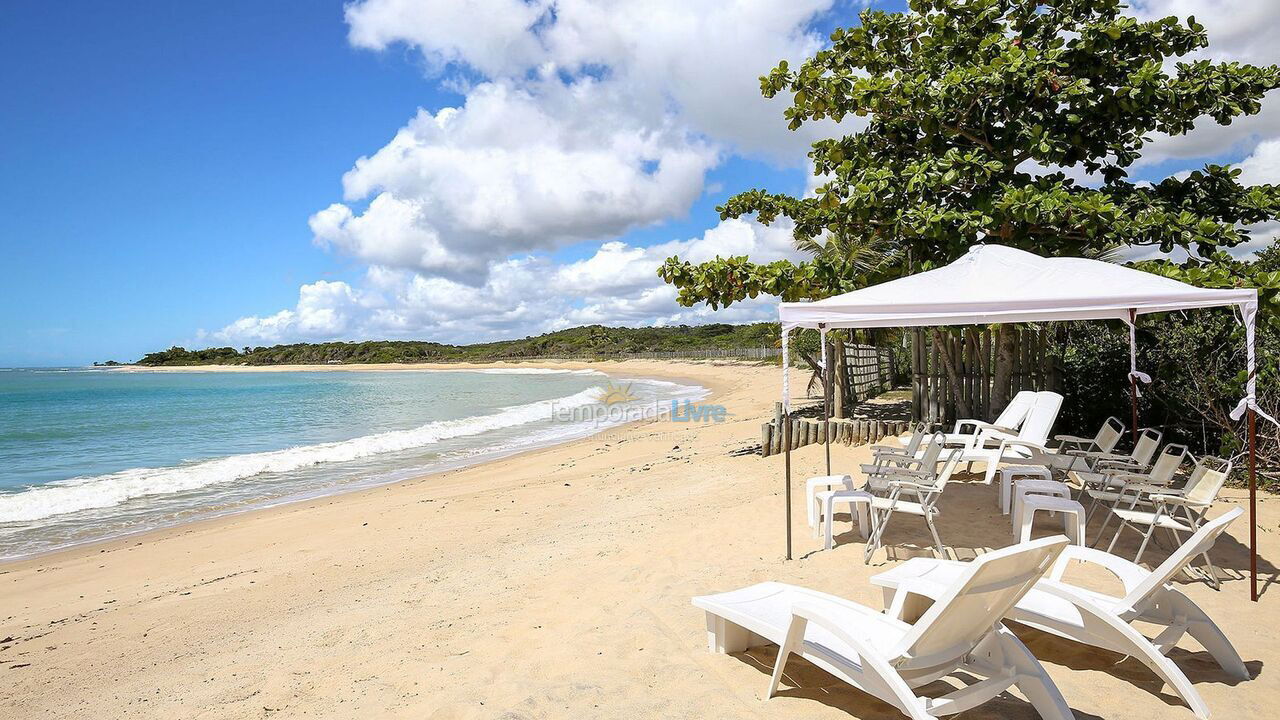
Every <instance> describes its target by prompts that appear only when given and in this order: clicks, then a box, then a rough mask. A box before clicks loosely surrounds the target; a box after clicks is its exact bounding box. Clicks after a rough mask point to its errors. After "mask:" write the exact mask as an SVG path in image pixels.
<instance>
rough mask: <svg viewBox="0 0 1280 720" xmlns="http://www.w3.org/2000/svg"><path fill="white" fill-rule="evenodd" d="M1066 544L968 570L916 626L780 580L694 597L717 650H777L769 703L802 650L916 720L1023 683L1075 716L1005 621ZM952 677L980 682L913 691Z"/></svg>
mask: <svg viewBox="0 0 1280 720" xmlns="http://www.w3.org/2000/svg"><path fill="white" fill-rule="evenodd" d="M1066 543H1067V540H1066V538H1064V537H1061V536H1059V537H1052V538H1044V539H1042V540H1037V541H1035V542H1030V543H1024V544H1022V545H1020V546H1017V547H1012V548H1006V549H1004V550H997V551H995V552H991V553H987V554H986V555H984V556H982V557H981V558H979V559H977V560H975V561H974V562H972V563H969V564H967V565H966V566H965V568H964V569H963V572H961V573H960V574H959V575H958V576H957V578H956V579H955V582H953V583H952V585H951V587H950V588H949V589H948V590H947V591H946V592H944V593H942V595H941V596H940V597H939V599H938V601H937V602H936V603H934V605H933V607H931V608H930V609H929V610H928V612H926V613H925V614H924V616H923V617H921V618H920V620H919V621H917V622H916V623H915V624H908V623H906V622H903V621H902V620H900V619H898V618H897V617H894V616H892V614H891V613H890V614H883V613H880V612H877V611H875V610H872V609H871V608H869V607H866V606H865V605H859V604H858V603H855V602H850V601H848V600H845V599H842V598H839V597H836V596H834V595H827V594H825V593H820V592H816V591H814V590H808V589H805V588H802V587H796V586H794V585H785V584H783V583H775V582H766V583H760V584H758V585H752V586H750V587H746V588H742V589H741V590H734V591H732V592H727V593H720V594H718V595H705V596H702V597H695V598H694V599H693V604H694V605H695V606H696V607H699V608H701V609H702V610H704V611H705V612H706V619H707V644H708V646H709V648H710V650H711V651H712V652H721V653H730V652H741V651H743V650H746V649H747V648H749V647H753V646H756V645H764V644H768V643H773V644H776V645H778V646H779V649H778V660H777V663H776V664H775V665H774V669H773V677H772V678H771V679H770V681H769V697H773V695H774V694H775V692H776V691H777V689H778V685H779V683H780V682H781V681H782V674H783V670H784V669H785V667H786V664H787V658H788V657H789V656H790V655H792V654H796V655H800V656H801V657H803V658H804V659H805V660H808V661H809V662H811V663H813V664H814V665H816V666H818V667H820V668H822V669H823V670H825V671H827V672H828V673H831V674H832V675H834V676H835V677H837V678H840V679H841V680H844V681H845V682H847V683H849V684H850V685H853V686H854V687H856V688H858V689H860V690H862V691H864V692H867V693H870V694H871V695H874V696H876V697H878V698H880V699H881V700H884V701H885V702H887V703H890V704H892V705H893V706H894V707H896V708H898V709H899V710H901V711H902V712H903V714H905V715H906V716H908V717H910V718H912V720H929V719H930V718H934V717H938V716H940V715H950V714H953V713H958V712H963V711H965V710H968V709H970V708H974V707H977V706H979V705H981V704H982V703H984V702H986V701H987V700H989V699H991V698H993V697H995V696H996V695H999V694H1000V693H1002V692H1004V691H1005V690H1007V689H1008V688H1010V687H1015V686H1016V687H1017V688H1018V690H1019V691H1021V692H1022V694H1023V695H1024V696H1025V697H1026V698H1027V699H1028V700H1030V701H1031V704H1032V706H1034V707H1035V709H1036V711H1037V712H1039V713H1040V716H1041V717H1043V718H1049V719H1050V720H1069V719H1070V718H1072V717H1073V716H1072V713H1071V710H1070V709H1069V708H1068V707H1067V703H1066V701H1065V700H1063V698H1062V694H1061V693H1060V692H1058V689H1057V687H1056V686H1055V685H1054V684H1053V681H1052V680H1051V679H1050V678H1049V675H1048V674H1047V673H1046V672H1045V670H1044V668H1043V667H1042V666H1041V665H1040V662H1039V661H1038V660H1036V659H1035V657H1034V656H1033V655H1032V654H1031V653H1030V652H1029V651H1028V650H1027V648H1026V647H1025V646H1024V645H1023V644H1022V642H1021V641H1020V640H1018V638H1017V637H1016V636H1014V635H1013V633H1011V632H1010V631H1009V630H1008V629H1007V628H1005V627H1004V625H1002V624H1001V623H1000V618H1001V617H1003V616H1004V614H1005V613H1006V612H1008V610H1009V609H1011V608H1012V607H1013V605H1014V603H1016V602H1017V601H1018V599H1019V598H1021V597H1022V596H1023V595H1024V594H1025V593H1026V592H1027V591H1028V590H1030V588H1031V587H1032V586H1033V585H1034V584H1035V582H1036V581H1037V580H1039V579H1040V578H1041V577H1043V576H1044V574H1045V572H1047V571H1048V570H1049V568H1050V566H1052V564H1053V562H1054V560H1055V559H1056V558H1057V557H1058V554H1059V553H1061V552H1062V549H1063V548H1064V547H1065V546H1066ZM946 676H956V677H955V679H956V680H958V681H960V682H962V683H964V682H965V681H968V682H970V683H972V684H968V683H966V684H965V685H964V686H963V687H961V688H960V689H958V690H955V691H954V692H951V693H949V694H946V695H943V696H941V697H921V696H919V695H917V694H916V692H915V690H914V689H913V688H918V687H921V686H923V685H927V684H929V683H931V682H933V681H934V680H937V679H939V678H942V677H946ZM975 680H976V682H975Z"/></svg>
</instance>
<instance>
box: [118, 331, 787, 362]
mask: <svg viewBox="0 0 1280 720" xmlns="http://www.w3.org/2000/svg"><path fill="white" fill-rule="evenodd" d="M777 339H778V326H777V324H776V323H755V324H753V325H726V324H723V323H719V324H714V325H698V326H694V327H690V326H688V325H680V326H678V327H657V328H610V327H604V326H602V325H588V326H586V327H579V328H571V329H569V330H558V331H556V332H552V333H546V334H545V335H539V336H537V337H526V338H523V339H521V340H500V341H497V342H488V343H477V344H474V345H445V344H442V343H435V342H420V341H412V340H370V341H366V342H327V343H297V344H294V345H273V346H271V347H255V348H249V347H246V348H244V349H243V350H236V349H235V348H232V347H220V348H206V349H204V350H187V349H186V348H181V347H171V348H169V349H168V350H162V351H160V352H153V353H147V355H145V356H144V357H143V358H142V359H141V360H139V361H138V364H139V365H151V366H158V365H295V364H299V365H312V364H336V363H392V362H410V363H412V362H451V361H452V362H465V361H472V362H483V361H488V360H506V359H520V358H537V357H567V356H583V355H588V356H594V355H599V356H609V355H619V354H627V353H648V352H672V351H680V350H710V349H739V348H759V347H774V345H775V344H776V342H777Z"/></svg>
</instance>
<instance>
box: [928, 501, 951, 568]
mask: <svg viewBox="0 0 1280 720" xmlns="http://www.w3.org/2000/svg"><path fill="white" fill-rule="evenodd" d="M924 522H925V524H926V525H928V526H929V532H930V533H931V534H932V535H933V546H934V548H935V549H936V550H937V552H938V557H940V558H942V559H943V560H946V559H947V549H946V547H945V546H943V544H942V539H941V538H939V537H938V529H937V528H935V527H934V526H933V516H932V515H931V514H930V513H928V512H927V511H926V512H925V516H924Z"/></svg>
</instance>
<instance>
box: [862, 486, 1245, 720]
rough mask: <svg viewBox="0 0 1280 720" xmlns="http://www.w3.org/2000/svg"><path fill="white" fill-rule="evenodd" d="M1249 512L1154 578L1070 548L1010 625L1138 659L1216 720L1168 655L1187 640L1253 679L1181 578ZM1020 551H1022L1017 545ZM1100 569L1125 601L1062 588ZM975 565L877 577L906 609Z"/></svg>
mask: <svg viewBox="0 0 1280 720" xmlns="http://www.w3.org/2000/svg"><path fill="white" fill-rule="evenodd" d="M1243 513H1244V511H1243V510H1242V509H1240V508H1238V507H1237V508H1232V509H1231V510H1230V511H1228V512H1226V513H1224V514H1223V515H1221V516H1219V517H1217V518H1215V519H1214V520H1212V521H1210V522H1207V523H1205V524H1204V525H1202V526H1201V527H1200V529H1198V530H1197V531H1196V532H1195V534H1194V535H1192V536H1191V537H1190V538H1189V539H1188V540H1187V542H1185V543H1183V544H1182V546H1181V547H1179V548H1178V549H1177V550H1176V551H1175V552H1174V553H1173V554H1172V555H1170V556H1169V557H1168V559H1166V560H1165V561H1164V562H1163V563H1161V564H1160V566H1159V567H1157V568H1156V569H1155V570H1151V571H1148V570H1146V569H1144V568H1142V567H1140V566H1138V565H1135V564H1134V563H1131V562H1129V561H1128V560H1125V559H1123V558H1119V557H1116V556H1115V555H1110V554H1108V553H1105V552H1102V551H1101V550H1092V549H1089V548H1083V547H1078V546H1074V545H1073V546H1070V547H1067V548H1066V549H1065V550H1063V551H1062V553H1061V555H1060V556H1059V557H1058V561H1057V564H1056V565H1054V568H1053V570H1052V571H1051V572H1050V573H1049V574H1048V577H1046V578H1045V579H1043V580H1041V581H1039V582H1038V583H1036V586H1035V588H1034V589H1033V590H1031V591H1030V592H1028V593H1027V594H1026V595H1025V596H1024V597H1022V598H1021V599H1020V600H1018V602H1017V604H1016V605H1015V606H1014V608H1013V609H1012V611H1010V612H1009V614H1008V615H1007V617H1008V619H1010V620H1014V621H1017V622H1019V623H1022V624H1023V625H1029V626H1031V627H1033V628H1036V629H1037V630H1042V631H1044V632H1047V633H1051V634H1053V635H1057V636H1059V637H1063V638H1066V639H1068V640H1074V641H1075V642H1079V643H1083V644H1085V645H1092V646H1094V647H1100V648H1104V649H1106V650H1111V651H1113V652H1118V653H1122V654H1124V655H1129V656H1131V657H1134V658H1136V659H1137V660H1139V661H1140V662H1142V664H1144V665H1146V666H1147V667H1148V668H1150V669H1151V670H1152V671H1153V672H1155V674H1156V675H1159V676H1160V678H1161V679H1162V680H1164V681H1165V682H1166V683H1168V684H1169V686H1170V687H1171V688H1173V690H1174V691H1175V692H1176V693H1177V694H1178V695H1179V696H1180V697H1181V698H1182V699H1183V701H1184V702H1186V703H1187V706H1188V707H1190V708H1191V710H1192V711H1193V712H1194V713H1195V714H1196V716H1197V717H1200V718H1208V717H1209V707H1208V706H1207V705H1206V704H1205V702H1204V699H1203V698H1201V697H1200V693H1199V692H1197V691H1196V689H1195V686H1194V685H1192V684H1191V681H1190V680H1188V679H1187V676H1186V675H1185V674H1184V673H1183V672H1182V670H1181V669H1179V668H1178V666H1177V665H1176V664H1174V662H1173V661H1172V660H1170V659H1169V658H1167V657H1165V655H1166V654H1167V653H1168V652H1169V651H1170V650H1172V649H1173V647H1174V646H1175V645H1176V644H1177V642H1178V640H1179V639H1180V638H1181V637H1182V636H1183V635H1184V634H1190V635H1191V637H1192V638H1194V639H1195V640H1196V642H1198V643H1200V645H1201V646H1202V647H1204V649H1205V650H1206V651H1208V652H1209V654H1210V655H1211V656H1213V659H1214V660H1216V661H1217V663H1218V665H1219V666H1221V667H1222V669H1223V670H1225V671H1226V672H1228V673H1230V674H1231V675H1233V676H1235V677H1238V678H1241V679H1245V680H1247V679H1249V671H1248V669H1246V668H1245V665H1244V662H1243V661H1242V660H1241V659H1240V655H1239V653H1237V652H1236V650H1235V648H1234V647H1233V646H1232V645H1231V641H1230V640H1228V639H1227V636H1226V635H1225V634H1223V632H1222V630H1221V629H1220V628H1219V627H1218V626H1217V625H1216V624H1214V622H1213V620H1212V619H1210V618H1209V616H1208V615H1206V614H1205V613H1204V611H1203V610H1201V609H1200V608H1199V606H1197V605H1196V604H1195V603H1194V602H1192V601H1191V599H1190V598H1188V597H1187V596H1186V595H1184V594H1183V593H1182V592H1181V591H1179V590H1178V589H1176V588H1175V587H1174V586H1173V584H1172V581H1173V578H1174V577H1176V576H1177V575H1178V573H1179V572H1182V571H1184V570H1189V569H1190V568H1189V565H1190V563H1191V560H1192V559H1193V558H1195V557H1196V556H1197V555H1202V554H1204V553H1207V552H1208V551H1209V548H1210V547H1212V546H1213V543H1214V541H1216V540H1217V539H1218V536H1219V535H1221V534H1222V532H1223V531H1224V530H1225V529H1226V528H1227V526H1228V525H1230V524H1231V523H1232V522H1233V521H1234V520H1235V519H1236V518H1238V517H1240V516H1241V515H1242V514H1243ZM1015 547H1017V546H1015ZM1073 560H1076V561H1080V562H1086V563H1093V564H1095V565H1100V566H1102V567H1103V568H1105V569H1107V570H1108V571H1110V572H1111V573H1112V574H1113V575H1115V576H1116V577H1117V578H1118V579H1119V580H1120V582H1121V583H1122V584H1123V585H1124V589H1125V596H1124V597H1114V596H1111V595H1106V594H1104V593H1100V592H1094V591H1092V590H1087V589H1085V588H1082V587H1079V586H1076V585H1070V584H1067V583H1064V582H1062V581H1061V580H1062V576H1063V573H1064V572H1065V570H1066V568H1067V566H1068V565H1069V564H1070V562H1071V561H1073ZM967 565H968V563H961V562H956V561H953V560H935V559H933V558H914V559H912V560H909V561H907V562H905V563H903V564H902V565H899V566H898V567H896V568H894V569H893V570H890V571H889V572H886V573H881V574H879V575H876V576H875V577H873V578H871V582H872V584H874V585H878V586H880V587H881V588H883V589H884V593H885V605H886V606H887V607H889V606H893V605H902V604H904V603H906V602H907V601H908V599H907V598H906V597H904V596H906V595H909V594H915V595H922V596H924V597H938V598H941V597H945V596H946V594H947V593H948V592H950V588H951V587H952V586H953V585H954V584H955V583H956V582H957V581H958V580H959V578H961V577H963V576H964V574H965V572H966V571H967ZM1134 622H1142V623H1150V624H1153V625H1156V626H1158V627H1160V628H1163V629H1162V630H1161V631H1160V633H1159V634H1158V635H1156V636H1155V637H1154V638H1147V636H1146V635H1144V634H1142V633H1141V632H1139V631H1138V629H1137V628H1135V627H1134V625H1133V623H1134Z"/></svg>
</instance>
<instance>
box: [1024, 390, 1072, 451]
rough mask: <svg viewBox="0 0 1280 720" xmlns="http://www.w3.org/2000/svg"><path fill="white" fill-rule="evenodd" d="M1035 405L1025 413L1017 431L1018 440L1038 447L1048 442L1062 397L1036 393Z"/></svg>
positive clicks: (1054, 394)
mask: <svg viewBox="0 0 1280 720" xmlns="http://www.w3.org/2000/svg"><path fill="white" fill-rule="evenodd" d="M1035 395H1036V404H1035V405H1033V406H1032V407H1031V412H1029V413H1027V419H1026V420H1025V421H1023V423H1022V427H1021V428H1020V429H1019V430H1018V439H1019V440H1029V441H1031V442H1033V443H1037V444H1039V445H1044V444H1045V443H1047V442H1048V441H1049V431H1051V430H1053V422H1054V421H1055V420H1057V419H1058V410H1060V409H1061V408H1062V396H1061V395H1059V394H1058V393H1056V392H1050V391H1048V390H1045V391H1042V392H1038V393H1036V394H1035Z"/></svg>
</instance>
